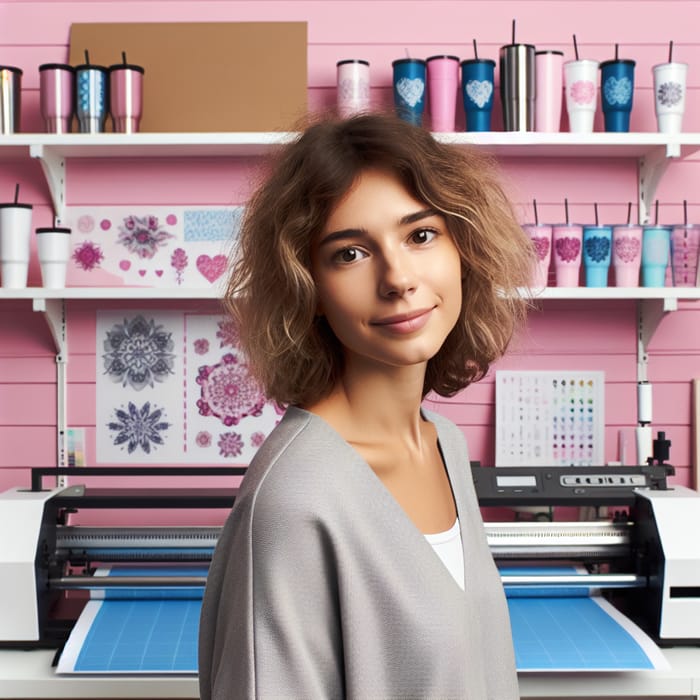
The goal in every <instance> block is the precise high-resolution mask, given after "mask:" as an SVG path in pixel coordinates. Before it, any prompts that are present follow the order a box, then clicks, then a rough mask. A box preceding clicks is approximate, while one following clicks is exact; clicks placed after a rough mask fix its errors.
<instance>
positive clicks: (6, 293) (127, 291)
mask: <svg viewBox="0 0 700 700" xmlns="http://www.w3.org/2000/svg"><path fill="white" fill-rule="evenodd" d="M222 294H223V290H222V289H220V288H219V287H207V288H204V289H183V288H180V287H176V288H173V289H170V288H164V287H66V288H65V289H44V288H43V287H27V288H26V289H0V300H2V299H31V300H33V301H34V300H43V299H56V300H60V301H63V300H74V299H102V300H104V299H120V300H122V299H123V300H125V301H129V300H132V301H150V300H158V299H178V300H182V301H186V300H188V299H193V300H196V299H212V300H216V299H221V296H222Z"/></svg>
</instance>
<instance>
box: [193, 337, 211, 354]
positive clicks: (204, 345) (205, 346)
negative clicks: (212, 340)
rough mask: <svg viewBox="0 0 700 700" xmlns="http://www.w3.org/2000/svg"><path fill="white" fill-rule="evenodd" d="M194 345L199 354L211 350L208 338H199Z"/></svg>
mask: <svg viewBox="0 0 700 700" xmlns="http://www.w3.org/2000/svg"><path fill="white" fill-rule="evenodd" d="M192 346H193V347H194V351H195V352H196V353H197V354H198V355H206V354H207V353H208V352H209V341H208V340H207V339H206V338H197V340H195V341H194V343H192Z"/></svg>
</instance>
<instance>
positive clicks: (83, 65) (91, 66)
mask: <svg viewBox="0 0 700 700" xmlns="http://www.w3.org/2000/svg"><path fill="white" fill-rule="evenodd" d="M75 70H76V71H79V70H98V71H100V72H101V73H107V71H108V70H109V69H108V68H105V66H98V65H97V64H96V63H81V64H80V65H79V66H76V67H75Z"/></svg>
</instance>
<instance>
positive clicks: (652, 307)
mask: <svg viewBox="0 0 700 700" xmlns="http://www.w3.org/2000/svg"><path fill="white" fill-rule="evenodd" d="M677 309H678V299H675V298H674V299H668V298H665V299H639V300H637V381H638V382H646V381H648V376H647V374H648V368H649V354H648V348H649V343H650V342H651V339H652V338H653V337H654V333H655V332H656V329H657V328H658V327H659V324H660V323H661V320H662V319H663V317H664V316H665V315H666V314H667V313H669V312H671V311H676V310H677Z"/></svg>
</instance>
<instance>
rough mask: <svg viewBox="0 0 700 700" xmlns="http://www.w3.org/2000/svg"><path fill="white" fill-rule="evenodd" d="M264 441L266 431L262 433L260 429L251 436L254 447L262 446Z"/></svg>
mask: <svg viewBox="0 0 700 700" xmlns="http://www.w3.org/2000/svg"><path fill="white" fill-rule="evenodd" d="M263 442H265V433H261V432H260V431H259V430H258V431H256V432H254V433H253V434H252V435H251V436H250V444H251V445H252V446H253V447H260V445H262V444H263Z"/></svg>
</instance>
